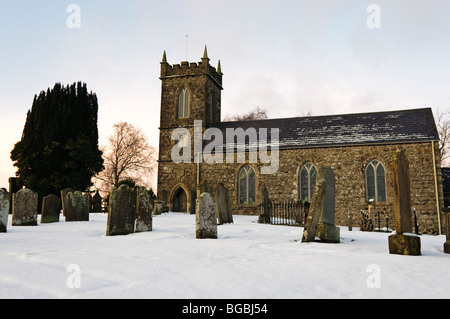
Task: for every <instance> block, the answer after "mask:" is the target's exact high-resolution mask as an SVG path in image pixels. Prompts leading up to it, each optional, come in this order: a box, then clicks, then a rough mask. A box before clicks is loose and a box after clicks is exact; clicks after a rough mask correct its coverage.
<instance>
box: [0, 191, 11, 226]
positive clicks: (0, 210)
mask: <svg viewBox="0 0 450 319" xmlns="http://www.w3.org/2000/svg"><path fill="white" fill-rule="evenodd" d="M10 203H11V201H10V198H9V193H8V192H7V191H6V189H4V188H2V189H0V233H6V229H7V226H8V215H9V207H10V206H11V204H10Z"/></svg>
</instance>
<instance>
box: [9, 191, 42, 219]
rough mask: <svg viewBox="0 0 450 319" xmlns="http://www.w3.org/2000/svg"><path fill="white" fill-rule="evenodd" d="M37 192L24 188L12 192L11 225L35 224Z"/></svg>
mask: <svg viewBox="0 0 450 319" xmlns="http://www.w3.org/2000/svg"><path fill="white" fill-rule="evenodd" d="M37 211H38V194H37V193H35V192H33V191H32V190H31V189H28V188H24V189H21V190H20V191H18V192H17V193H15V194H13V209H12V226H37Z"/></svg>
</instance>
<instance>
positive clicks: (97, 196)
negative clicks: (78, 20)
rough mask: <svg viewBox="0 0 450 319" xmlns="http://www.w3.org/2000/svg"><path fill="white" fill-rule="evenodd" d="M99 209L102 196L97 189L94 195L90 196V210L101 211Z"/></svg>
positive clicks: (100, 208)
mask: <svg viewBox="0 0 450 319" xmlns="http://www.w3.org/2000/svg"><path fill="white" fill-rule="evenodd" d="M101 211H102V196H101V195H100V193H99V192H98V190H97V192H96V193H95V195H94V197H93V198H92V212H93V213H101Z"/></svg>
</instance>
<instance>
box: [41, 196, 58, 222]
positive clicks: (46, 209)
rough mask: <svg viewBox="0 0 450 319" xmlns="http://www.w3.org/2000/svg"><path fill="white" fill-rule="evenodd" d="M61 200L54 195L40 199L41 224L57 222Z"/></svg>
mask: <svg viewBox="0 0 450 319" xmlns="http://www.w3.org/2000/svg"><path fill="white" fill-rule="evenodd" d="M61 206H62V205H61V200H60V199H59V198H58V196H56V195H49V196H47V197H44V198H43V199H42V211H41V223H43V224H45V223H56V222H59V213H60V212H61V208H62V207H61Z"/></svg>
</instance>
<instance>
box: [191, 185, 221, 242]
mask: <svg viewBox="0 0 450 319" xmlns="http://www.w3.org/2000/svg"><path fill="white" fill-rule="evenodd" d="M195 220H196V227H195V233H196V238H197V239H203V238H213V239H216V238H217V217H216V203H215V202H214V200H213V198H212V196H211V194H209V193H202V194H201V195H200V198H199V199H198V200H197V207H196V210H195Z"/></svg>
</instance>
